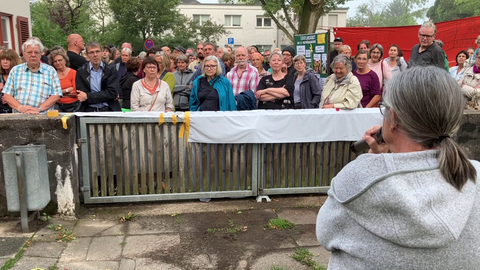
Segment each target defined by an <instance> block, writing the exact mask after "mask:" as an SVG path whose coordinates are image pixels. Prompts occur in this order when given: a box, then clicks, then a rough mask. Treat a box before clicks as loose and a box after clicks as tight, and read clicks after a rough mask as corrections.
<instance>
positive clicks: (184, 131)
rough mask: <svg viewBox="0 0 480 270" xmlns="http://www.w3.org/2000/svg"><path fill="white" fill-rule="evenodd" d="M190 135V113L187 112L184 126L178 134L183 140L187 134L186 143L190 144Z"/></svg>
mask: <svg viewBox="0 0 480 270" xmlns="http://www.w3.org/2000/svg"><path fill="white" fill-rule="evenodd" d="M189 133H190V112H185V116H184V119H183V125H182V127H181V128H180V134H178V137H179V138H183V136H184V134H186V136H187V138H186V142H187V143H188V135H189Z"/></svg>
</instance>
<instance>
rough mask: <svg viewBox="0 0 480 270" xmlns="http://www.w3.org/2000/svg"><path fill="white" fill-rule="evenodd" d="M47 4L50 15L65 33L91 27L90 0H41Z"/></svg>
mask: <svg viewBox="0 0 480 270" xmlns="http://www.w3.org/2000/svg"><path fill="white" fill-rule="evenodd" d="M41 1H42V2H44V3H45V4H46V6H47V11H48V17H49V18H50V20H51V21H52V22H53V23H55V24H56V25H58V26H59V27H60V28H61V29H62V30H63V31H64V33H65V34H67V35H69V34H71V33H79V32H80V31H82V30H85V28H87V29H90V25H91V24H89V23H87V22H91V21H90V18H89V13H88V4H89V0H41Z"/></svg>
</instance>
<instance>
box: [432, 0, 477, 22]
mask: <svg viewBox="0 0 480 270" xmlns="http://www.w3.org/2000/svg"><path fill="white" fill-rule="evenodd" d="M477 15H480V6H479V5H478V2H477V1H476V0H455V1H453V0H435V3H434V4H433V6H432V7H430V8H429V9H428V12H427V16H428V18H430V19H431V20H432V21H433V22H444V21H451V20H456V19H462V18H467V17H472V16H477Z"/></svg>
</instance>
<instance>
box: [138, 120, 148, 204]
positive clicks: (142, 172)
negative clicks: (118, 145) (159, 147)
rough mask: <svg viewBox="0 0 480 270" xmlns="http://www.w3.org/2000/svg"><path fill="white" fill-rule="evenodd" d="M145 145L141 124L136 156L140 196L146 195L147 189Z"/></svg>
mask: <svg viewBox="0 0 480 270" xmlns="http://www.w3.org/2000/svg"><path fill="white" fill-rule="evenodd" d="M146 148H148V147H147V145H146V143H145V126H144V124H143V123H139V124H138V154H139V157H138V159H139V161H140V167H139V168H138V170H139V176H140V183H141V186H140V188H141V189H140V190H141V194H148V189H147V161H146V157H145V156H146V152H147V149H146Z"/></svg>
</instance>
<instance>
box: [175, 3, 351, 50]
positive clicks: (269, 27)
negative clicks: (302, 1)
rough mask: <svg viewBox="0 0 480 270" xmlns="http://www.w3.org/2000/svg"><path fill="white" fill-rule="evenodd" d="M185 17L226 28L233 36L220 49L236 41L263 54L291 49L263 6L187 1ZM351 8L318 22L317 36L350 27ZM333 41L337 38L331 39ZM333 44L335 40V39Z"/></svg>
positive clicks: (182, 7) (223, 39)
mask: <svg viewBox="0 0 480 270" xmlns="http://www.w3.org/2000/svg"><path fill="white" fill-rule="evenodd" d="M178 9H179V11H180V13H181V14H183V15H186V16H187V17H189V18H193V19H194V20H199V21H200V22H203V21H207V20H209V19H212V21H213V22H215V23H217V24H223V25H224V27H225V29H226V30H228V31H230V34H228V35H226V36H223V37H221V38H220V40H219V41H218V42H217V44H218V45H219V46H223V45H227V44H229V42H228V41H229V39H230V41H231V40H232V38H233V45H234V46H235V47H238V46H240V45H257V47H259V49H260V50H265V49H273V48H282V47H285V46H287V45H291V41H290V40H289V39H288V38H287V37H286V36H285V34H284V33H283V32H282V30H280V29H278V27H277V25H276V24H275V22H274V21H273V20H272V19H271V18H270V17H266V16H264V14H265V12H264V11H263V10H262V7H261V6H260V5H255V6H251V5H242V4H202V3H199V2H197V1H195V0H183V1H182V3H181V4H180V5H179V6H178ZM347 12H348V8H339V9H337V10H332V11H331V12H330V13H328V14H326V15H325V16H322V17H321V18H320V20H319V22H318V26H317V32H326V30H328V29H331V28H333V27H345V26H346V25H347ZM331 36H332V37H333V34H332V35H331ZM332 41H333V38H332Z"/></svg>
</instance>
